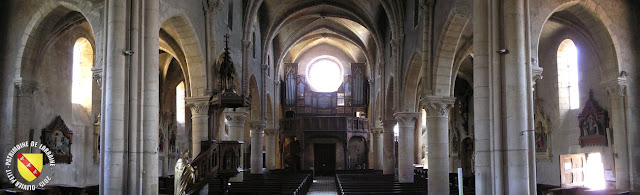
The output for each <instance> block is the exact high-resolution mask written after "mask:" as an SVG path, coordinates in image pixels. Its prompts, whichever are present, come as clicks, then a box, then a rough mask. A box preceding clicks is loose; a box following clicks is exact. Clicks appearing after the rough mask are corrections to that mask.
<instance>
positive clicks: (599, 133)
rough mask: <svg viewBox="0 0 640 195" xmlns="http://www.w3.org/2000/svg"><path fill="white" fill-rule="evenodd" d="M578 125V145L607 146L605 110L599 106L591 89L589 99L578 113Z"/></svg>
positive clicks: (607, 117)
mask: <svg viewBox="0 0 640 195" xmlns="http://www.w3.org/2000/svg"><path fill="white" fill-rule="evenodd" d="M578 119H579V121H580V122H579V123H578V124H579V125H580V139H579V140H580V147H585V146H607V144H608V143H607V134H606V129H608V128H609V115H608V113H607V110H605V109H603V108H602V107H600V105H599V104H598V102H597V101H596V100H595V99H594V98H593V91H589V99H588V100H587V103H586V105H585V106H584V109H583V110H582V112H581V113H580V115H578Z"/></svg>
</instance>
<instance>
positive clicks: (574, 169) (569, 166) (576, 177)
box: [560, 153, 587, 187]
mask: <svg viewBox="0 0 640 195" xmlns="http://www.w3.org/2000/svg"><path fill="white" fill-rule="evenodd" d="M586 163H587V158H586V155H585V154H584V153H582V154H566V155H560V184H561V185H562V187H573V186H583V185H584V166H585V165H586Z"/></svg>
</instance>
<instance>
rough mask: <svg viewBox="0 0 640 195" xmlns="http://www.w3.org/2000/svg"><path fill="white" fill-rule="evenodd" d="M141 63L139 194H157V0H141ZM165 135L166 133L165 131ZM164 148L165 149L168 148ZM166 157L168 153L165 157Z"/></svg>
mask: <svg viewBox="0 0 640 195" xmlns="http://www.w3.org/2000/svg"><path fill="white" fill-rule="evenodd" d="M143 4H144V8H143V9H144V27H143V28H144V31H143V32H144V35H143V39H144V49H143V51H144V59H143V60H144V65H143V67H142V69H143V71H144V72H143V76H142V77H143V79H142V81H143V83H142V85H143V93H144V96H143V98H142V101H143V102H142V118H141V120H142V132H143V137H142V140H143V148H142V153H143V154H142V162H143V163H144V165H142V194H158V190H159V189H158V167H159V166H158V150H159V149H158V143H159V139H160V137H159V135H158V134H159V132H158V131H159V128H158V125H159V124H158V123H159V121H160V78H159V75H160V69H158V64H159V62H158V60H159V54H158V50H159V46H158V45H159V42H158V37H159V36H160V30H159V29H160V22H159V11H160V3H159V1H157V0H145V1H144V3H143ZM167 136H168V134H167ZM168 149H169V147H167V149H166V150H168ZM165 158H169V156H165Z"/></svg>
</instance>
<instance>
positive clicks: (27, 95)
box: [0, 78, 39, 183]
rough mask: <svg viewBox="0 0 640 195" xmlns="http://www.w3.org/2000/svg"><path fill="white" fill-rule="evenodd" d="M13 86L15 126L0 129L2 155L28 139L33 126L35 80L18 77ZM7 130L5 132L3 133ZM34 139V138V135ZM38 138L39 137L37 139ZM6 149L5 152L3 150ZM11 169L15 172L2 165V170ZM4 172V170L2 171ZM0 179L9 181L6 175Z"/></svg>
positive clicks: (15, 170) (15, 169) (36, 84)
mask: <svg viewBox="0 0 640 195" xmlns="http://www.w3.org/2000/svg"><path fill="white" fill-rule="evenodd" d="M14 86H15V94H16V96H15V98H16V99H15V100H14V101H15V103H14V104H15V107H14V108H15V111H14V113H15V115H14V119H15V124H14V125H15V128H14V129H10V130H9V129H7V131H2V133H3V134H2V146H0V147H1V148H4V149H5V150H4V151H2V152H0V153H2V156H3V157H6V155H7V153H8V152H9V150H11V148H12V147H13V146H14V145H15V144H16V143H19V142H24V141H28V140H29V130H30V129H33V128H34V127H33V126H31V124H32V122H31V115H32V113H33V111H34V110H33V93H34V92H36V91H37V90H38V83H36V82H35V81H27V80H23V79H22V78H18V79H16V80H15V81H14ZM5 102H6V101H5ZM3 103H4V102H3ZM5 132H8V133H7V134H4V133H5ZM34 139H36V138H35V137H34ZM38 140H39V139H38ZM5 151H6V152H5ZM6 170H13V173H14V175H15V173H17V172H18V171H17V168H16V167H15V166H14V167H5V166H2V171H6ZM3 173H4V172H3ZM0 181H5V182H7V183H8V182H9V180H8V178H7V177H2V179H0Z"/></svg>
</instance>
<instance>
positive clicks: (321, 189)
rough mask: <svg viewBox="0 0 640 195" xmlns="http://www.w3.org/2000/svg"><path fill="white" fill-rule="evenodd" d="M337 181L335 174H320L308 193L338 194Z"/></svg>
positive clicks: (320, 194) (311, 194) (315, 194)
mask: <svg viewBox="0 0 640 195" xmlns="http://www.w3.org/2000/svg"><path fill="white" fill-rule="evenodd" d="M335 181H336V178H335V177H333V176H331V177H329V176H318V177H316V178H314V179H313V184H311V189H309V193H308V195H328V194H338V193H337V190H336V182H335Z"/></svg>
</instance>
